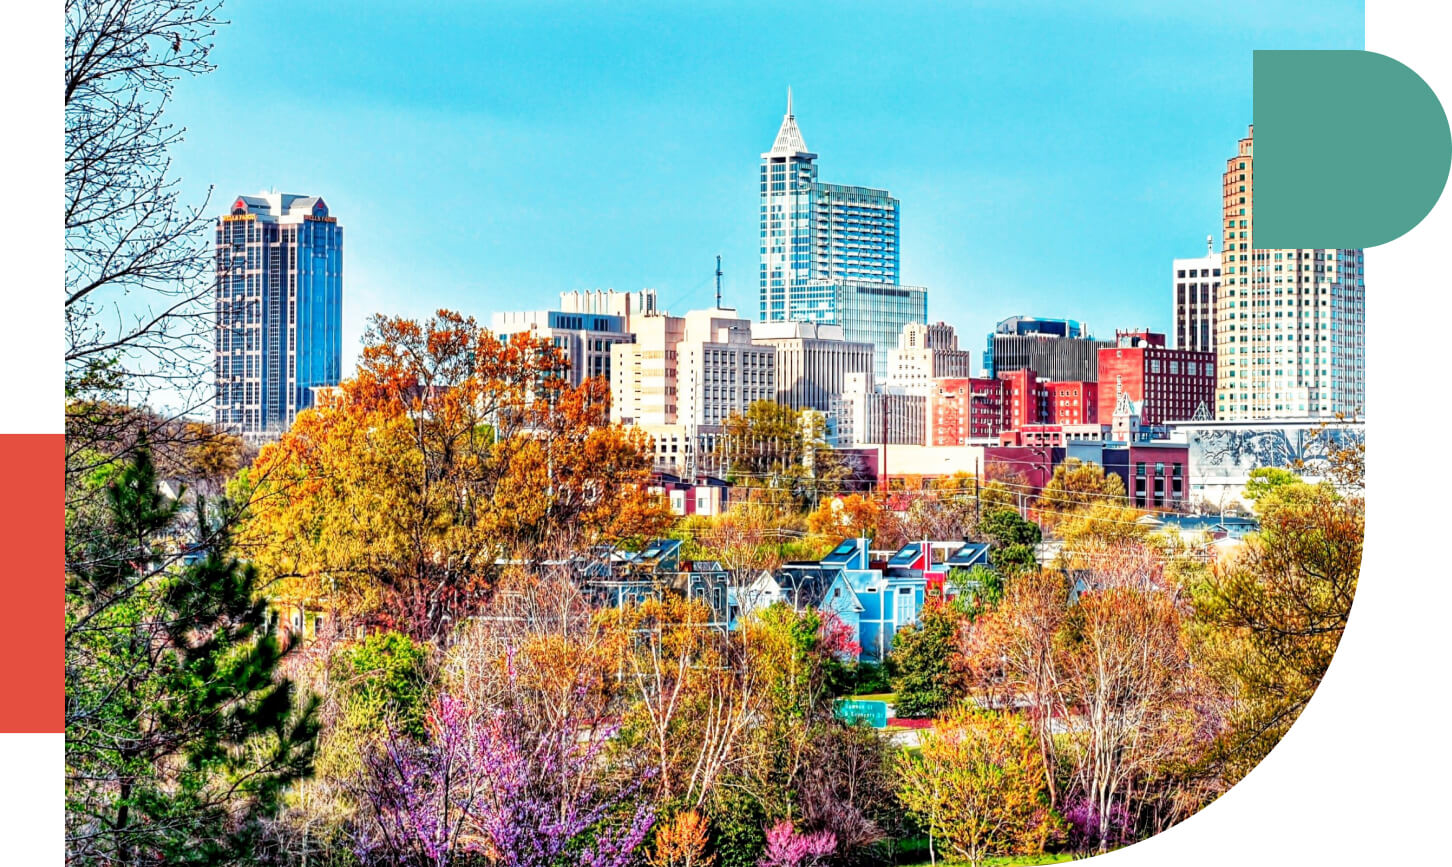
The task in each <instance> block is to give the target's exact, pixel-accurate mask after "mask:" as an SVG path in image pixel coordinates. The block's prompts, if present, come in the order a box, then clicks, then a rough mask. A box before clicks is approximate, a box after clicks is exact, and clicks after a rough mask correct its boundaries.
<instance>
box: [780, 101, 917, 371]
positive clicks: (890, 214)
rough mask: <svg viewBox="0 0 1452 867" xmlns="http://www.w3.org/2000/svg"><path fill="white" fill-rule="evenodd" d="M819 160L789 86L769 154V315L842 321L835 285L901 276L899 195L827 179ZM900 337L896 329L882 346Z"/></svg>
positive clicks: (889, 280)
mask: <svg viewBox="0 0 1452 867" xmlns="http://www.w3.org/2000/svg"><path fill="white" fill-rule="evenodd" d="M816 159H817V155H816V154H814V153H812V152H811V151H808V150H807V144H806V142H805V141H804V140H803V138H802V133H801V130H800V129H799V128H798V127H797V120H796V115H794V114H793V113H792V100H791V92H790V91H788V92H787V112H786V116H785V117H784V118H782V122H781V128H780V129H779V130H778V131H777V134H776V140H775V141H774V142H773V143H772V146H771V150H770V151H768V152H766V153H764V154H762V155H761V174H760V185H761V215H760V216H761V274H760V281H761V311H760V313H761V321H763V322H790V321H798V322H839V321H841V316H840V313H841V311H839V310H838V308H837V306H836V305H837V303H838V298H839V297H842V296H843V295H844V292H843V290H841V289H840V287H838V288H834V285H835V284H840V283H841V282H842V281H865V282H872V283H881V284H891V285H896V284H897V282H898V201H897V199H894V198H893V197H892V196H891V195H890V194H889V193H888V192H887V191H886V190H875V189H871V188H868V187H851V186H841V185H838V184H824V183H820V182H818V180H817V165H816ZM846 294H851V293H850V292H849V293H846ZM924 321H925V320H924ZM843 324H844V325H846V323H845V322H844V323H843ZM901 324H902V323H899V327H901ZM848 339H855V338H850V337H849V338H848ZM896 340H897V334H896V332H893V334H892V340H891V341H889V342H888V344H886V346H884V347H882V351H883V352H884V353H885V352H886V350H887V347H889V346H893V345H896Z"/></svg>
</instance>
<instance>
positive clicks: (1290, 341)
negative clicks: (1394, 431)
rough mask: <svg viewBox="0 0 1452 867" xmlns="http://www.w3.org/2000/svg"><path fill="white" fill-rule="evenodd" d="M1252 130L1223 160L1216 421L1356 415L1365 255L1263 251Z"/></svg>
mask: <svg viewBox="0 0 1452 867" xmlns="http://www.w3.org/2000/svg"><path fill="white" fill-rule="evenodd" d="M1254 134H1255V128H1254V127H1253V126H1252V127H1251V128H1250V131H1249V132H1248V133H1247V134H1246V137H1245V138H1243V139H1241V140H1240V144H1239V147H1238V148H1237V152H1236V154H1235V156H1233V157H1231V158H1230V159H1228V160H1226V165H1225V174H1224V178H1223V185H1224V196H1223V198H1224V226H1225V238H1224V242H1223V243H1222V245H1221V258H1222V260H1223V271H1224V277H1223V278H1222V281H1221V284H1220V292H1219V297H1218V298H1217V301H1216V312H1215V341H1216V343H1215V352H1216V360H1217V362H1218V363H1217V365H1216V373H1217V377H1218V379H1217V382H1216V389H1215V418H1216V419H1218V420H1226V421H1238V420H1243V419H1265V418H1297V417H1322V418H1324V417H1330V416H1336V415H1338V414H1344V415H1347V416H1353V417H1355V416H1360V415H1361V414H1362V412H1363V404H1364V402H1365V385H1364V383H1365V376H1366V282H1365V272H1364V264H1363V257H1362V251H1360V250H1332V249H1302V250H1270V249H1260V248H1258V247H1257V246H1256V244H1255V237H1254V225H1255V224H1254V212H1255V207H1254V196H1253V195H1252V192H1253V189H1254V184H1253V177H1254Z"/></svg>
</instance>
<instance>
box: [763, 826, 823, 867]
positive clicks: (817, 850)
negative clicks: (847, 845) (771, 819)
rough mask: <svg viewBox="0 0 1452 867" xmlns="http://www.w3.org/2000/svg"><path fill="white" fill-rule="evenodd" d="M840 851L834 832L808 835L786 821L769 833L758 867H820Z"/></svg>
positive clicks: (773, 827)
mask: <svg viewBox="0 0 1452 867" xmlns="http://www.w3.org/2000/svg"><path fill="white" fill-rule="evenodd" d="M835 851H837V837H836V836H835V835H834V834H833V833H832V832H831V831H817V832H815V833H810V834H804V833H802V832H800V831H798V830H797V829H796V828H793V827H792V823H791V822H789V821H787V820H785V819H783V820H782V821H780V822H777V823H776V824H775V825H772V826H771V827H770V828H768V829H767V830H766V851H765V852H764V853H763V854H762V856H761V860H760V861H758V862H756V864H757V867H816V865H818V864H821V863H822V862H823V861H825V860H826V859H827V857H828V856H830V855H831V854H832V853H833V852H835Z"/></svg>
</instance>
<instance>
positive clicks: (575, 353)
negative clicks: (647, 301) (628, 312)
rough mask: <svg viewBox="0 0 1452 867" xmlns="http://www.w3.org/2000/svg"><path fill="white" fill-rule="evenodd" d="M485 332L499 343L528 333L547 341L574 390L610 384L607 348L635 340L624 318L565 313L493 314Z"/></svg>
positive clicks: (515, 312) (599, 314)
mask: <svg viewBox="0 0 1452 867" xmlns="http://www.w3.org/2000/svg"><path fill="white" fill-rule="evenodd" d="M489 328H490V330H492V331H493V332H494V335H495V336H496V337H498V338H499V339H500V340H508V339H509V338H510V336H511V335H514V334H519V333H526V332H527V333H529V334H532V335H534V336H535V337H537V338H542V339H545V340H548V341H550V343H551V344H553V345H554V346H555V348H556V349H558V350H560V353H561V354H562V355H564V357H565V360H566V361H568V362H569V363H570V370H569V375H568V380H569V383H570V385H572V386H578V385H580V384H581V383H583V382H584V381H585V380H587V379H593V378H594V377H597V376H599V377H604V378H605V380H606V381H607V382H608V381H609V380H610V347H612V346H614V345H615V344H617V343H629V342H631V341H632V340H634V339H635V338H634V337H633V336H632V335H631V333H630V332H629V330H627V328H626V325H625V317H624V316H617V315H615V314H611V313H572V312H569V311H565V310H526V311H514V312H507V313H495V314H494V315H493V316H492V317H490V320H489Z"/></svg>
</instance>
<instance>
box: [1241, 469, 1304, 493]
mask: <svg viewBox="0 0 1452 867" xmlns="http://www.w3.org/2000/svg"><path fill="white" fill-rule="evenodd" d="M1300 481H1301V477H1300V476H1298V475H1296V474H1295V473H1293V472H1291V471H1290V470H1285V469H1281V468H1280V467H1256V468H1255V469H1253V470H1251V471H1250V476H1249V477H1248V478H1247V479H1246V482H1245V497H1246V499H1248V500H1252V501H1254V500H1259V499H1261V498H1262V497H1264V496H1266V495H1267V494H1270V493H1272V492H1274V491H1275V490H1276V489H1277V488H1280V487H1283V486H1285V485H1294V484H1296V483H1298V482H1300Z"/></svg>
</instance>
